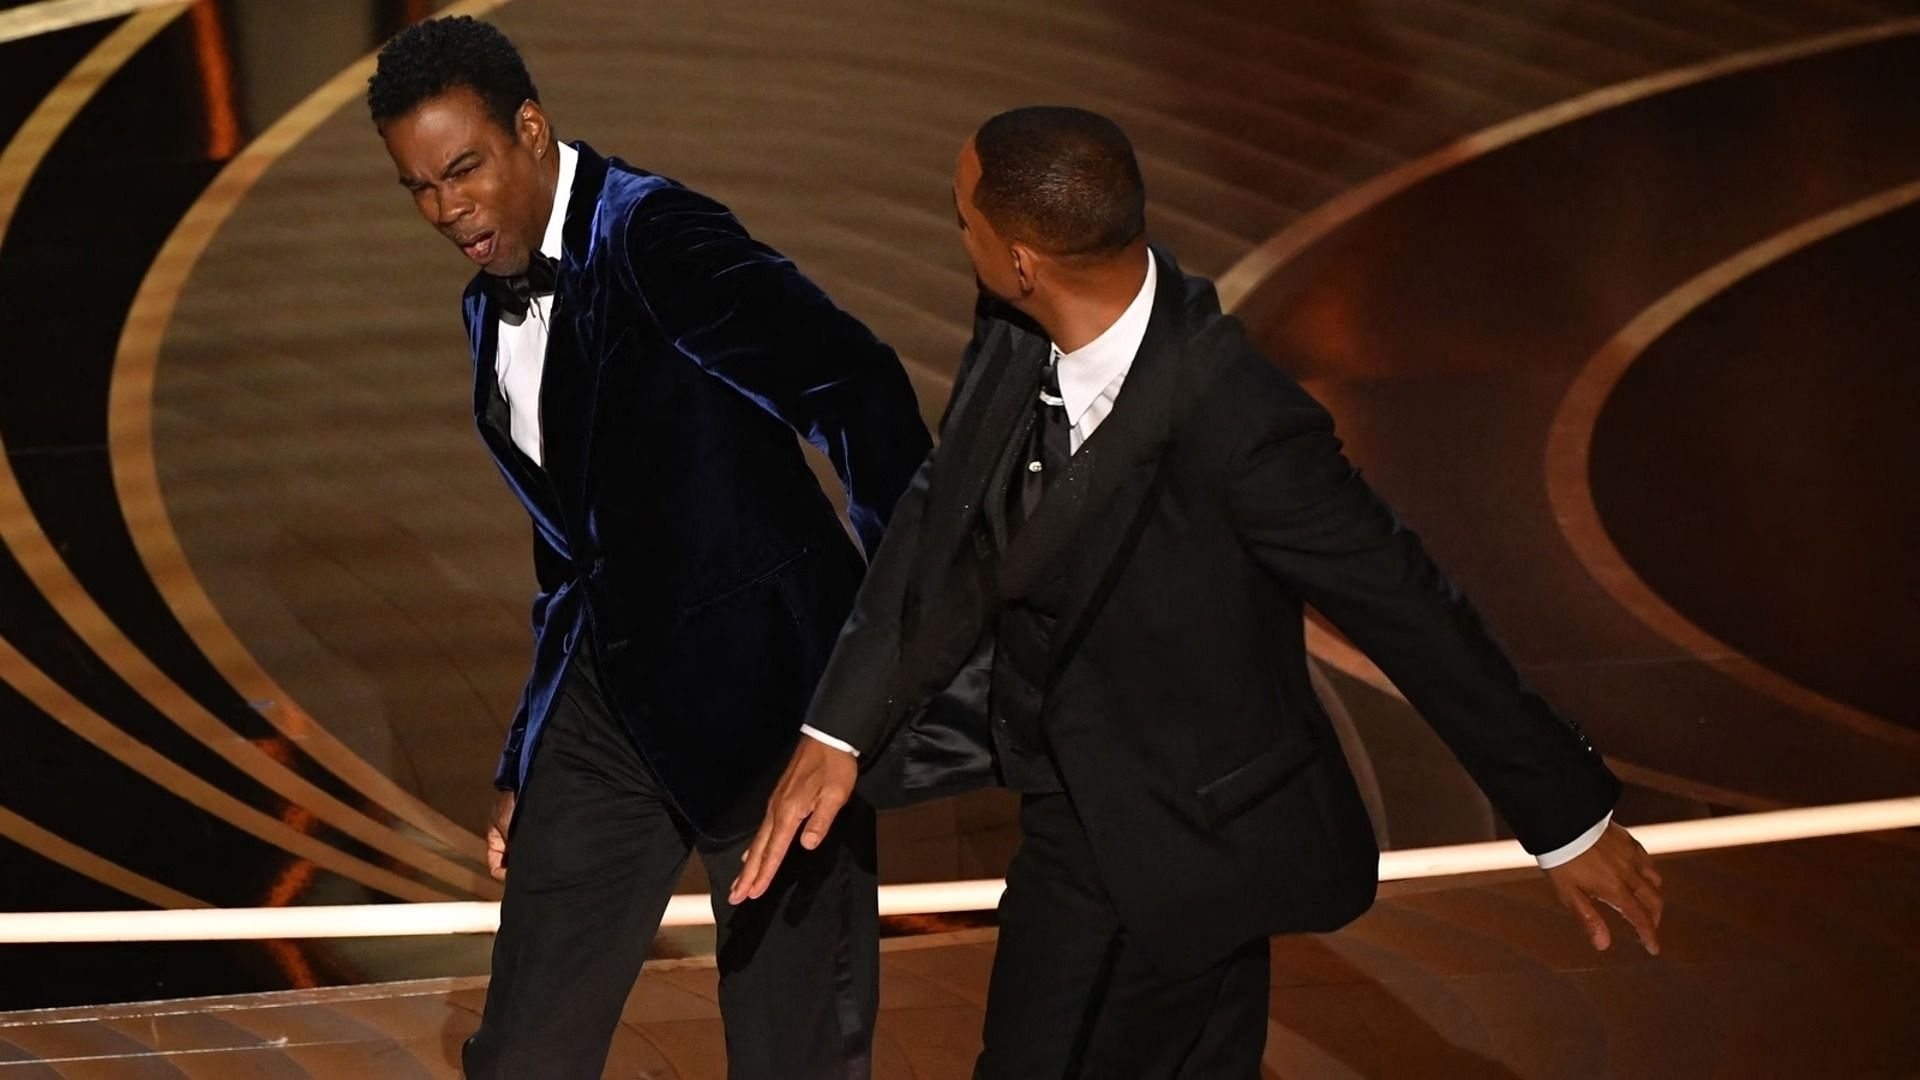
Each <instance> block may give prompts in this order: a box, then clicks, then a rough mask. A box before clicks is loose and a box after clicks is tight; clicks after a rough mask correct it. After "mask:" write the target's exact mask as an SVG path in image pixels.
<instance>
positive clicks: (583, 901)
mask: <svg viewBox="0 0 1920 1080" xmlns="http://www.w3.org/2000/svg"><path fill="white" fill-rule="evenodd" d="M796 726H797V722H796ZM750 839H751V837H750V836H743V837H740V838H738V839H736V840H731V841H725V842H716V841H712V840H709V839H707V838H704V837H701V836H700V835H698V834H697V833H696V832H695V831H694V830H693V829H692V828H691V827H690V826H689V825H688V823H687V822H686V821H685V820H684V819H683V818H682V817H681V816H680V815H679V814H678V813H677V812H676V811H675V809H674V807H673V804H672V800H671V799H670V798H669V797H668V795H667V793H666V792H665V790H664V789H663V788H662V786H661V785H660V782H659V780H658V778H657V777H656V776H655V775H654V773H653V771H652V769H650V768H649V767H648V765H647V764H646V761H645V760H644V758H643V757H642V756H641V754H640V752H639V749H638V747H637V745H636V744H635V742H634V739H633V737H632V735H631V734H630V733H629V732H628V731H627V730H626V727H625V725H624V724H622V723H621V721H620V719H619V718H618V717H616V716H614V715H613V714H612V712H611V710H609V709H608V707H607V705H606V703H605V699H604V698H603V697H602V696H601V694H600V693H599V691H598V688H597V686H596V683H595V680H594V678H593V676H592V674H591V672H590V671H589V670H585V669H584V666H579V667H576V668H575V669H574V670H573V672H571V673H570V674H569V675H568V677H567V680H566V682H565V684H564V686H563V689H562V691H561V696H560V700H558V701H557V702H556V703H555V705H554V708H553V711H552V713H551V714H550V715H549V716H548V718H547V722H546V724H545V728H544V730H543V731H542V732H541V734H540V740H539V746H538V747H537V748H535V753H534V759H533V764H532V768H531V770H530V772H529V774H528V777H527V782H526V784H525V787H524V790H523V791H522V793H521V797H520V801H519V804H518V806H517V807H516V810H515V820H514V822H513V826H512V832H511V838H510V840H509V843H508V845H507V853H508V869H507V882H506V896H505V898H504V900H503V901H502V903H501V912H500V932H499V934H498V936H496V937H495V938H494V945H493V977H492V981H491V982H490V984H489V985H488V987H487V1003H486V1009H485V1012H484V1014H483V1016H482V1018H481V1023H480V1030H479V1031H478V1032H476V1033H475V1034H474V1036H473V1037H472V1038H471V1039H469V1040H468V1041H467V1044H466V1047H465V1051H464V1054H463V1058H464V1064H465V1067H466V1071H467V1075H469V1076H471V1077H476V1078H487V1080H491V1078H494V1077H501V1078H508V1077H511V1078H515V1080H519V1078H538V1080H548V1078H553V1080H571V1078H575V1077H579V1078H587V1077H598V1076H600V1075H601V1070H602V1069H603V1068H604V1067H605V1063H606V1057H607V1050H608V1047H609V1046H610V1044H611V1043H612V1040H613V1033H614V1030H615V1028H616V1026H617V1025H618V1023H619V1021H620V1014H621V1010H622V1007H623V1006H624V1005H625V1003H626V1000H627V995H628V992H629V991H630V990H631V989H632V987H633V983H634V980H635V978H636V977H637V976H638V975H639V973H640V967H641V963H642V962H643V961H644V960H645V959H646V955H647V950H648V947H649V946H650V945H651V943H652V941H653V936H654V933H655V932H656V931H657V930H658V929H659V927H660V918H661V915H662V914H663V913H664V911H665V910H666V905H667V899H668V897H669V896H670V895H671V893H672V890H673V887H674V884H675V883H676V882H677V881H678V880H679V878H680V872H681V869H682V868H683V867H684V866H685V865H686V861H687V859H688V857H689V856H690V855H691V854H692V853H694V852H698V853H699V855H700V857H701V859H702V860H704V861H705V863H706V867H707V877H708V878H709V879H710V880H711V881H712V882H713V910H714V916H715V918H716V921H717V927H716V929H717V931H718V965H719V969H720V1011H721V1014H722V1017H723V1019H724V1021H725V1024H726V1040H727V1071H728V1075H729V1076H730V1077H734V1078H776V1077H777V1078H780V1080H806V1078H814V1077H820V1078H825V1077H856V1078H857V1077H865V1076H867V1075H869V1073H870V1071H871V1054H872V1042H873V1021H874V1013H875V1010H876V1009H877V1007H878V998H879V993H878V984H879V943H878V939H879V927H878V914H877V910H876V903H877V901H876V895H875V878H874V824H873V811H872V809H871V808H870V807H868V806H867V805H866V804H864V803H855V804H849V805H848V806H847V807H846V809H844V810H843V811H842V812H841V814H840V816H839V818H838V819H837V820H836V821H835V823H834V826H833V831H832V833H831V834H830V835H829V836H828V838H827V841H826V842H825V843H824V844H822V845H821V846H820V847H819V848H818V849H817V850H814V851H811V852H809V851H806V850H804V849H802V848H801V847H800V846H799V845H798V844H795V845H794V847H793V850H792V852H791V854H789V855H788V857H787V861H786V863H785V865H783V866H782V867H781V869H780V874H779V877H777V878H776V879H775V881H774V885H773V888H771V889H770V890H768V892H767V894H766V895H765V896H763V897H761V898H760V899H758V900H750V901H747V902H746V903H745V904H742V905H741V906H740V907H738V908H734V907H730V906H729V905H728V904H727V887H728V885H729V884H730V883H731V882H732V881H733V878H734V877H735V875H736V874H737V873H738V872H739V869H740V864H741V857H742V854H743V853H744V851H745V849H746V846H747V842H748V841H749V840H750Z"/></svg>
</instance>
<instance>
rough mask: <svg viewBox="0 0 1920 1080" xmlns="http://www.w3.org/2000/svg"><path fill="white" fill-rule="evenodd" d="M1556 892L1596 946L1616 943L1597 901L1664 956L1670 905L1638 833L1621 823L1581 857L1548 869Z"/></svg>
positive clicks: (1641, 939)
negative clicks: (1662, 934) (1664, 913)
mask: <svg viewBox="0 0 1920 1080" xmlns="http://www.w3.org/2000/svg"><path fill="white" fill-rule="evenodd" d="M1547 878H1548V879H1549V880H1550V881H1552V882H1553V891H1554V892H1556V893H1558V894H1559V895H1560V902H1561V903H1562V904H1564V905H1566V908H1567V910H1568V911H1571V912H1573V913H1574V915H1575V916H1576V917H1578V918H1579V920H1580V922H1581V925H1582V926H1584V927H1585V928H1586V931H1587V939H1588V940H1589V941H1592V942H1593V947H1594V948H1596V949H1599V950H1601V951H1605V950H1606V949H1607V947H1608V946H1610V945H1612V944H1613V934H1612V932H1611V931H1609V930H1608V929H1607V920H1606V919H1605V918H1604V917H1603V916H1602V915H1601V914H1600V911H1599V909H1598V908H1596V907H1595V906H1594V901H1596V900H1598V901H1599V902H1600V903H1602V904H1605V905H1606V906H1608V907H1610V908H1612V909H1613V910H1615V911H1617V912H1619V913H1620V915H1621V917H1622V918H1625V919H1626V920H1627V922H1629V923H1631V924H1632V925H1633V929H1634V931H1635V932H1637V933H1638V934H1639V935H1640V944H1641V945H1642V946H1644V947H1645V948H1646V950H1647V952H1649V953H1652V954H1653V955H1655V956H1658V955H1659V954H1660V939H1659V938H1658V937H1657V936H1656V935H1657V933H1658V931H1659V929H1660V912H1661V910H1662V909H1663V908H1664V907H1665V906H1666V903H1665V901H1664V900H1662V899H1661V896H1660V872H1659V871H1657V870H1655V869H1654V868H1653V860H1652V859H1651V858H1649V857H1648V856H1647V852H1646V849H1645V848H1642V847H1641V846H1640V842H1639V841H1638V840H1635V839H1634V838H1633V834H1632V833H1630V832H1628V831H1627V830H1625V829H1623V828H1621V827H1620V826H1618V825H1608V826H1607V831H1606V832H1605V833H1603V834H1601V836H1600V839H1599V841H1598V842H1597V843H1595V844H1594V845H1593V846H1592V847H1590V848H1588V849H1587V850H1586V851H1583V852H1581V853H1580V855H1579V857H1578V858H1575V859H1573V860H1572V861H1570V862H1566V863H1562V864H1561V865H1559V866H1556V867H1554V868H1553V869H1551V870H1548V871H1547Z"/></svg>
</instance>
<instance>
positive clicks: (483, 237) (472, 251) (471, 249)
mask: <svg viewBox="0 0 1920 1080" xmlns="http://www.w3.org/2000/svg"><path fill="white" fill-rule="evenodd" d="M494 240H495V235H494V234H493V233H490V232H484V233H481V234H480V235H479V236H476V237H474V238H473V239H471V240H468V241H466V242H465V243H461V244H460V251H461V252H462V253H463V254H465V255H466V257H467V258H469V259H472V260H473V261H474V262H477V263H479V264H480V265H482V266H485V265H486V264H487V262H488V260H490V259H492V258H493V245H494ZM456 242H457V241H456Z"/></svg>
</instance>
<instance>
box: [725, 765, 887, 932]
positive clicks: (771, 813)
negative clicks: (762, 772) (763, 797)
mask: <svg viewBox="0 0 1920 1080" xmlns="http://www.w3.org/2000/svg"><path fill="white" fill-rule="evenodd" d="M859 776H860V766H859V764H858V762H856V761H855V760H854V756H853V755H852V754H849V753H847V752H846V751H845V750H836V749H834V748H833V747H831V746H828V745H827V744H826V743H823V742H821V741H820V740H819V739H813V738H807V737H805V736H802V737H801V739H800V744H799V745H798V746H796V747H794V751H793V760H792V761H790V762H788V763H787V771H786V772H785V773H782V774H781V776H780V783H779V784H778V785H776V786H775V787H774V789H773V796H772V797H771V798H769V799H768V800H767V816H766V819H765V820H763V821H761V822H760V831H759V832H757V833H755V834H754V836H753V843H752V844H751V845H749V846H748V848H747V856H746V865H744V866H742V867H741V868H740V876H739V877H737V878H734V879H733V888H732V890H731V891H729V892H728V893H727V902H728V903H730V904H738V903H740V902H741V901H743V900H756V899H758V898H759V897H760V895H761V894H762V893H765V892H766V891H767V886H769V885H771V884H773V875H774V874H776V873H778V872H779V870H780V863H781V860H783V859H785V858H786V857H787V848H788V846H789V845H791V844H792V843H793V833H794V830H795V829H798V828H800V825H801V823H802V822H805V823H806V826H807V827H806V829H805V831H803V832H801V834H800V846H801V847H803V848H806V849H807V850H808V851H812V850H813V849H814V848H817V847H819V846H820V842H821V841H823V840H825V839H826V838H827V830H828V829H829V828H831V827H832V826H833V819H834V817H835V815H837V814H839V813H840V808H841V807H843V806H845V805H847V800H848V799H849V798H852V796H853V782H854V781H855V780H856V779H858V778H859Z"/></svg>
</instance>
